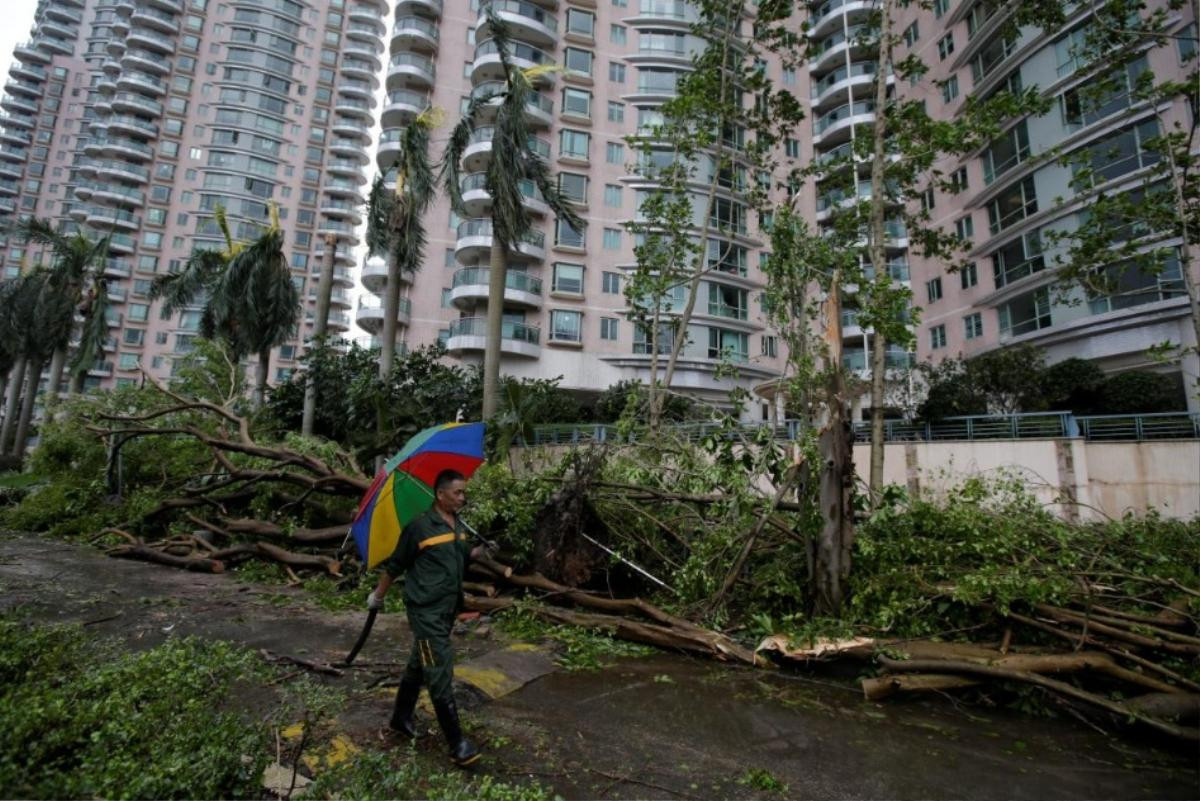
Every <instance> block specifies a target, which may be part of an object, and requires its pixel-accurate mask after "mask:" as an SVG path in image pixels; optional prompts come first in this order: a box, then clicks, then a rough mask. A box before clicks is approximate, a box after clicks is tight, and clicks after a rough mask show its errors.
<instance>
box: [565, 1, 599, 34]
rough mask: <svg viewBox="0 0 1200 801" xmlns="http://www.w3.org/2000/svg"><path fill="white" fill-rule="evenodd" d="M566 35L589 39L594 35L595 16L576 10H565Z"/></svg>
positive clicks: (588, 12)
mask: <svg viewBox="0 0 1200 801" xmlns="http://www.w3.org/2000/svg"><path fill="white" fill-rule="evenodd" d="M567 33H573V34H576V35H578V36H586V37H587V38H589V39H591V38H592V37H593V36H595V33H596V15H595V14H593V13H592V12H590V11H581V10H580V9H578V8H568V9H567Z"/></svg>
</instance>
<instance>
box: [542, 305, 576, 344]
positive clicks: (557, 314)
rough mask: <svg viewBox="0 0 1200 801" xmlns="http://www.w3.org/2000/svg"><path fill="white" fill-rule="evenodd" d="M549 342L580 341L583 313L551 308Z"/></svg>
mask: <svg viewBox="0 0 1200 801" xmlns="http://www.w3.org/2000/svg"><path fill="white" fill-rule="evenodd" d="M550 341H551V342H582V341H583V314H582V313H581V312H577V311H566V310H564V309H553V310H552V311H551V312H550Z"/></svg>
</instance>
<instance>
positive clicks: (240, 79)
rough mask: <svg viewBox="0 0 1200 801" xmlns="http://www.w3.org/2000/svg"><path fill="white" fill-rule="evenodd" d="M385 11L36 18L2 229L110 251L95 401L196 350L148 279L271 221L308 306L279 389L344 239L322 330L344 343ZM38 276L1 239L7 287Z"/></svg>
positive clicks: (13, 97) (277, 2) (112, 3)
mask: <svg viewBox="0 0 1200 801" xmlns="http://www.w3.org/2000/svg"><path fill="white" fill-rule="evenodd" d="M386 14H387V5H386V3H385V2H384V0H321V1H320V2H305V1H304V0H221V2H218V1H217V0H42V2H41V3H40V4H39V6H38V9H37V14H36V22H35V25H34V28H33V31H32V38H31V39H30V41H29V42H27V43H26V44H23V45H21V46H19V47H18V48H17V49H16V51H15V54H14V55H15V61H14V63H13V65H12V68H11V70H10V76H9V80H8V83H7V84H6V86H5V93H4V97H3V99H2V100H0V107H2V108H3V109H4V112H5V114H4V117H3V118H2V120H0V123H2V125H3V128H2V129H0V139H2V140H3V142H2V150H0V180H2V181H3V183H2V184H0V214H4V215H5V216H7V217H9V218H11V217H12V216H13V215H20V216H24V215H35V216H37V217H41V218H47V219H50V220H53V221H55V222H57V223H58V224H59V225H61V226H62V227H63V229H64V230H68V231H71V230H84V231H86V232H90V233H91V234H93V235H95V236H103V235H106V234H108V235H111V248H112V258H110V259H109V260H108V263H107V265H106V269H105V278H106V279H107V286H108V294H109V298H110V300H111V304H112V305H111V307H110V313H109V321H110V340H109V342H108V347H107V348H106V350H107V355H106V357H105V359H104V360H103V361H101V362H99V363H97V364H96V365H94V367H93V369H92V370H91V371H89V374H88V378H87V384H88V385H89V386H113V385H117V384H121V383H125V382H131V381H135V380H137V379H139V378H140V374H139V368H140V367H145V368H146V369H147V370H148V371H149V372H150V373H151V374H154V375H157V376H160V377H167V376H169V375H170V374H171V372H172V370H173V369H174V365H175V362H176V360H177V359H178V358H179V357H180V356H182V355H184V354H186V353H187V352H188V351H189V350H190V349H191V348H192V342H193V340H194V338H195V337H196V334H197V329H198V325H199V318H200V311H199V307H196V308H192V309H185V310H183V311H181V312H179V313H177V314H175V315H171V316H164V315H163V314H161V312H160V308H159V304H157V303H151V302H150V301H149V299H148V297H147V295H148V292H149V289H150V283H151V281H152V280H153V279H154V277H155V276H156V275H161V274H163V273H166V272H171V271H177V270H179V269H180V267H181V266H182V264H183V263H184V262H185V261H186V259H187V258H188V256H189V254H190V253H191V252H192V251H193V250H194V249H196V248H209V247H211V248H224V247H225V241H224V237H223V235H222V234H221V232H220V230H219V229H218V227H217V225H216V222H215V216H214V215H215V211H216V209H217V208H218V207H222V208H224V209H225V210H226V212H227V216H228V220H229V224H230V228H231V232H232V234H233V236H234V238H235V239H237V240H243V241H245V240H250V239H252V238H254V237H255V236H256V235H257V234H258V233H259V232H260V231H261V230H262V229H263V227H264V226H265V225H267V224H268V220H269V218H270V212H269V207H270V205H272V204H273V205H275V206H276V207H277V209H278V213H279V217H280V221H281V225H282V227H283V229H284V231H285V233H286V235H287V243H286V247H287V255H288V258H289V260H290V264H291V267H292V271H293V278H294V280H295V282H296V284H297V286H299V287H300V288H301V290H302V294H303V297H304V298H305V299H306V314H305V320H304V323H303V324H302V326H301V330H298V331H297V332H296V339H295V340H294V342H292V343H290V344H287V345H284V346H282V347H281V348H279V349H277V350H276V352H275V354H274V355H273V358H272V371H271V375H272V377H273V379H276V380H278V379H281V378H284V377H286V376H287V375H288V374H289V373H290V371H291V370H292V369H294V368H295V367H296V359H297V356H298V355H299V353H300V348H301V347H302V341H303V337H304V335H305V332H306V331H308V330H309V329H311V327H312V325H313V316H314V311H315V291H316V285H317V276H318V273H319V271H320V268H321V261H322V258H323V256H324V249H325V247H326V244H325V243H326V242H327V241H330V242H332V241H334V240H333V239H332V238H331V237H336V241H337V252H336V257H337V260H336V275H335V289H334V293H333V301H332V312H331V316H330V320H329V325H330V328H331V329H332V330H333V331H340V332H346V331H348V330H349V329H350V325H351V320H350V314H349V311H350V308H351V300H350V293H351V291H352V288H353V286H354V282H353V274H352V267H353V265H354V263H355V257H354V254H353V252H352V250H353V248H354V246H355V245H357V243H358V238H357V235H356V233H355V230H356V228H357V226H358V225H359V224H360V223H361V222H362V218H363V215H362V203H363V196H364V193H365V186H366V182H367V171H368V169H369V164H370V155H369V154H370V149H371V137H370V132H371V128H372V126H373V123H374V120H375V113H374V110H375V109H376V108H377V100H376V90H377V89H378V88H379V86H380V75H381V71H382V68H383V51H384V45H383V41H384V37H385V35H386V31H387V27H386ZM45 260H47V259H46V255H45V254H44V253H42V252H40V250H39V249H38V248H35V247H25V246H24V245H23V243H20V242H17V241H14V240H13V239H12V238H11V237H10V238H8V240H7V241H5V242H4V247H3V248H2V249H0V271H2V272H3V274H4V275H5V276H6V277H11V276H14V275H16V274H17V273H18V272H19V271H20V270H21V269H22V268H23V267H27V266H30V265H36V264H39V263H42V262H43V261H45Z"/></svg>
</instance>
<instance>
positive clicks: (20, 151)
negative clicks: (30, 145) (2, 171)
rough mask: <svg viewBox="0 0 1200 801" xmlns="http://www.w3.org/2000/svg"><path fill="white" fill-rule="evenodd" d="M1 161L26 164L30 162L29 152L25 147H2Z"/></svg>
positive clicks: (0, 150) (0, 151)
mask: <svg viewBox="0 0 1200 801" xmlns="http://www.w3.org/2000/svg"><path fill="white" fill-rule="evenodd" d="M0 159H3V160H5V161H11V162H15V163H20V164H24V163H25V162H26V161H28V160H29V151H28V150H26V149H25V148H23V147H13V146H12V145H4V146H3V147H0Z"/></svg>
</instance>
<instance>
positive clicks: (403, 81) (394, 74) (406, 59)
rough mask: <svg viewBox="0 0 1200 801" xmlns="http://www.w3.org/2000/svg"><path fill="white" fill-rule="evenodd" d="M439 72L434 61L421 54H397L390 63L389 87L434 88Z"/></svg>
mask: <svg viewBox="0 0 1200 801" xmlns="http://www.w3.org/2000/svg"><path fill="white" fill-rule="evenodd" d="M436 80H437V71H436V69H435V67H434V62H433V59H432V58H430V57H429V56H423V55H421V54H420V53H397V54H396V55H394V56H392V60H391V61H389V62H388V73H387V85H388V88H389V89H393V88H401V87H404V86H419V87H422V88H427V89H429V88H433V84H434V82H435V81H436Z"/></svg>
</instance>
